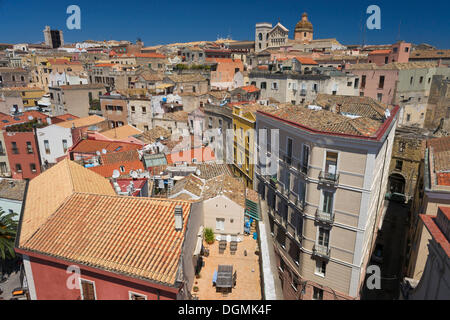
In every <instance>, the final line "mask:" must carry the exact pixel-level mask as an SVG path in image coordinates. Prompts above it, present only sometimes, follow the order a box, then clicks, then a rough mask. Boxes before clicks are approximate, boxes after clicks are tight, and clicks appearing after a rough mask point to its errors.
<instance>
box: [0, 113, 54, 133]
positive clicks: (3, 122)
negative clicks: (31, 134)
mask: <svg viewBox="0 0 450 320" xmlns="http://www.w3.org/2000/svg"><path fill="white" fill-rule="evenodd" d="M30 117H33V119H41V120H42V121H44V122H47V120H46V119H47V117H48V116H47V115H45V114H43V113H41V112H39V111H34V110H33V111H25V112H24V113H21V114H20V115H17V116H10V115H7V114H4V113H0V129H3V128H5V127H7V126H10V125H13V124H19V123H25V122H29V121H32V120H30Z"/></svg>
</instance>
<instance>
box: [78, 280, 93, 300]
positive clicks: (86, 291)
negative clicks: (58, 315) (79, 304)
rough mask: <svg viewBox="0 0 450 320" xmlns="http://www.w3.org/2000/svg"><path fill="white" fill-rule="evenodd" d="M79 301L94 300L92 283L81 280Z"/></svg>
mask: <svg viewBox="0 0 450 320" xmlns="http://www.w3.org/2000/svg"><path fill="white" fill-rule="evenodd" d="M80 289H81V299H82V300H96V297H95V286H94V282H92V281H88V280H83V279H81V288H80Z"/></svg>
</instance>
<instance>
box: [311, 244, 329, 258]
mask: <svg viewBox="0 0 450 320" xmlns="http://www.w3.org/2000/svg"><path fill="white" fill-rule="evenodd" d="M313 254H314V255H315V256H318V257H321V258H325V259H329V258H330V248H328V246H323V245H320V244H318V243H316V244H315V245H314V247H313Z"/></svg>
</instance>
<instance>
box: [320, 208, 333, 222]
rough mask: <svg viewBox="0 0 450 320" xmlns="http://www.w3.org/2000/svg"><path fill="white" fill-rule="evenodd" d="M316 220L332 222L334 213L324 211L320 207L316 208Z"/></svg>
mask: <svg viewBox="0 0 450 320" xmlns="http://www.w3.org/2000/svg"><path fill="white" fill-rule="evenodd" d="M316 220H317V221H319V222H323V223H328V224H332V223H333V222H334V213H333V212H330V213H329V212H325V211H322V210H320V209H317V210H316Z"/></svg>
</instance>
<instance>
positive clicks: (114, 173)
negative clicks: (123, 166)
mask: <svg viewBox="0 0 450 320" xmlns="http://www.w3.org/2000/svg"><path fill="white" fill-rule="evenodd" d="M112 177H113V178H114V179H117V178H118V177H120V172H119V170H114V171H113V174H112Z"/></svg>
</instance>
